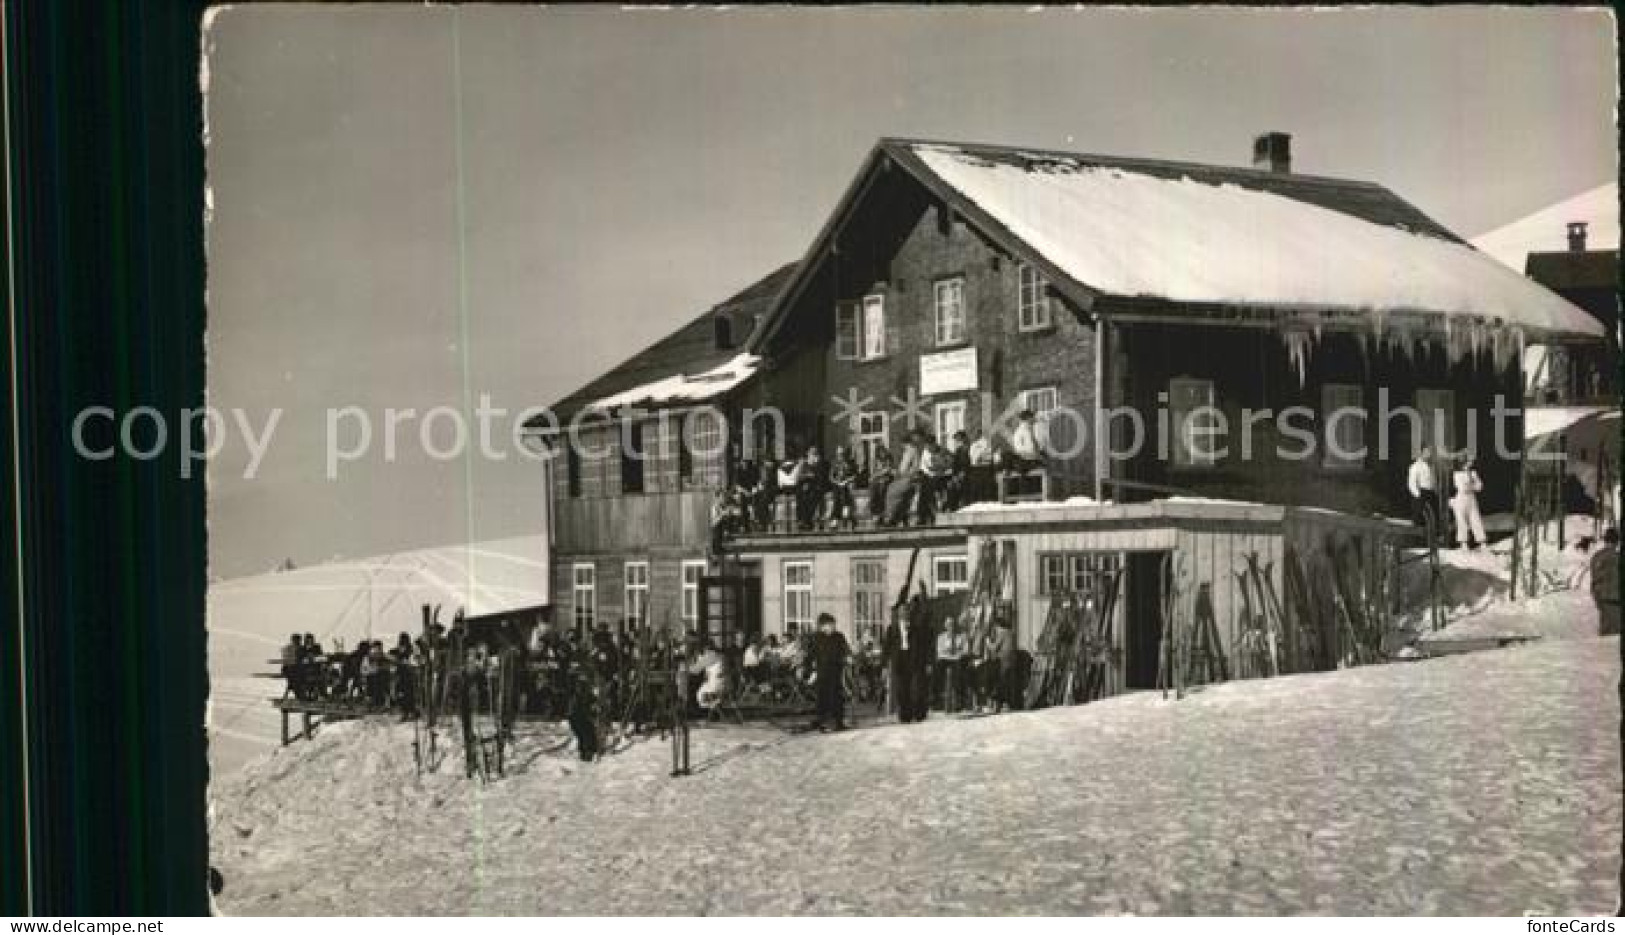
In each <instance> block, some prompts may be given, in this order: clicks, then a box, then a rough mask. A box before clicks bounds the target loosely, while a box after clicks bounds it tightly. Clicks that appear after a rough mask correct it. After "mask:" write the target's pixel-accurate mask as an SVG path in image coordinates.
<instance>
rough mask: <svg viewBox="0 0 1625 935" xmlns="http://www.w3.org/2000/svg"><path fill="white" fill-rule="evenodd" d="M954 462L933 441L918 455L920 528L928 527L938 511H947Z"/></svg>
mask: <svg viewBox="0 0 1625 935" xmlns="http://www.w3.org/2000/svg"><path fill="white" fill-rule="evenodd" d="M953 475H954V461H953V456H952V455H950V454H949V453H948V449H946V448H944V447H942V446H941V445H939V444H937V442H936V441H935V440H932V441H928V442H926V443H925V450H924V452H923V453H922V454H921V455H920V496H919V506H918V508H917V509H916V511H915V512H916V514H917V515H918V517H919V521H920V525H921V526H929V525H931V523H932V522H933V521H934V520H935V519H936V514H937V511H938V510H939V509H947V508H948V506H947V500H948V486H949V484H951V483H952V482H953Z"/></svg>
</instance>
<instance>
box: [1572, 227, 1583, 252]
mask: <svg viewBox="0 0 1625 935" xmlns="http://www.w3.org/2000/svg"><path fill="white" fill-rule="evenodd" d="M1585 248H1586V222H1584V221H1570V222H1569V250H1571V251H1573V252H1574V253H1584V252H1585Z"/></svg>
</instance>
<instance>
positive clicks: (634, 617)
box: [624, 562, 649, 631]
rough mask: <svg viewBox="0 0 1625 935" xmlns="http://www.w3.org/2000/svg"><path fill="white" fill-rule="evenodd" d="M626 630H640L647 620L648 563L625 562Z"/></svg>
mask: <svg viewBox="0 0 1625 935" xmlns="http://www.w3.org/2000/svg"><path fill="white" fill-rule="evenodd" d="M624 616H625V617H626V627H627V629H628V630H634V631H635V630H641V629H643V625H644V624H645V623H647V622H648V621H649V563H648V562H627V563H626V604H625V606H624Z"/></svg>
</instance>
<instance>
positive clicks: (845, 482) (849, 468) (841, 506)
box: [829, 445, 858, 529]
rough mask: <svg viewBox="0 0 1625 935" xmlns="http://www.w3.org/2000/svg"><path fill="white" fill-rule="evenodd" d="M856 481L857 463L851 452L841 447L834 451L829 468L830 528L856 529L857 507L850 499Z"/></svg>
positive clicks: (843, 446)
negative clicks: (843, 526)
mask: <svg viewBox="0 0 1625 935" xmlns="http://www.w3.org/2000/svg"><path fill="white" fill-rule="evenodd" d="M857 481H858V462H857V459H855V458H853V457H852V452H851V451H850V450H849V449H848V448H847V447H846V446H845V445H842V446H840V447H839V448H836V449H835V460H834V461H832V462H831V463H830V466H829V490H830V510H829V519H830V526H831V527H832V528H837V529H838V528H840V527H841V526H842V525H846V526H849V527H853V528H856V527H857V524H858V518H857V505H856V504H855V503H854V502H853V499H852V488H853V486H854V485H855V484H857Z"/></svg>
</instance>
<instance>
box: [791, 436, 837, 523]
mask: <svg viewBox="0 0 1625 935" xmlns="http://www.w3.org/2000/svg"><path fill="white" fill-rule="evenodd" d="M800 469H801V470H800V473H799V474H798V475H797V476H796V484H795V492H796V527H797V528H798V529H800V530H801V531H802V532H810V531H811V530H812V529H813V527H814V526H816V525H817V524H818V522H819V520H820V518H821V517H822V514H823V512H824V495H825V494H826V493H828V492H829V462H828V461H825V460H824V458H823V456H822V455H821V454H819V452H818V446H816V445H814V446H812V447H810V448H808V449H807V454H806V455H805V456H804V457H803V458H802V459H801V462H800Z"/></svg>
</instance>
